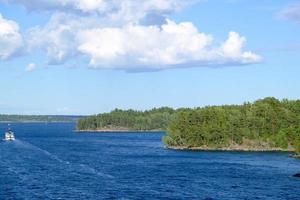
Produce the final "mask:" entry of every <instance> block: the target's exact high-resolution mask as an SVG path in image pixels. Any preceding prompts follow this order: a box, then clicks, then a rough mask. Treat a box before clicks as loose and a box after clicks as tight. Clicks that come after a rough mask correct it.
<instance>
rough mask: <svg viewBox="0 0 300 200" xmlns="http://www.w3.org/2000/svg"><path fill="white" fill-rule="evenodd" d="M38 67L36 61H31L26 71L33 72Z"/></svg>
mask: <svg viewBox="0 0 300 200" xmlns="http://www.w3.org/2000/svg"><path fill="white" fill-rule="evenodd" d="M35 69H36V64H35V63H29V64H28V65H27V66H26V68H25V71H26V72H32V71H34V70H35Z"/></svg>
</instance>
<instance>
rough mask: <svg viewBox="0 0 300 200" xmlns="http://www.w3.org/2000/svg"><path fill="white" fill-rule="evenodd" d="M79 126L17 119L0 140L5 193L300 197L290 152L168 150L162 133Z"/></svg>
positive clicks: (299, 165)
mask: <svg viewBox="0 0 300 200" xmlns="http://www.w3.org/2000/svg"><path fill="white" fill-rule="evenodd" d="M6 126H7V125H6V124H0V132H1V133H4V131H5V130H6ZM74 126H75V124H73V123H51V124H44V123H38V124H37V123H35V124H31V123H27V124H12V127H13V129H14V131H15V133H16V137H17V140H16V141H14V142H1V143H0V199H270V200H274V199H300V179H297V178H293V177H292V174H294V173H296V172H298V171H300V160H296V159H293V158H290V157H288V153H245V152H191V151H175V150H166V149H164V148H163V146H162V143H161V137H162V136H163V135H164V133H75V132H73V130H74Z"/></svg>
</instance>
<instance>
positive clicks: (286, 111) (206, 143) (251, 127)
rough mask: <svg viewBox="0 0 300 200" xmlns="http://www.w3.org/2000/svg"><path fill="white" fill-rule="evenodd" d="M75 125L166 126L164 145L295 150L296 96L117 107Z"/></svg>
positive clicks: (298, 141)
mask: <svg viewBox="0 0 300 200" xmlns="http://www.w3.org/2000/svg"><path fill="white" fill-rule="evenodd" d="M77 129H78V130H100V131H101V130H103V131H105V130H135V131H145V130H166V131H167V135H166V136H165V137H164V138H163V142H164V143H165V145H166V146H167V147H169V148H190V149H193V148H199V149H201V148H202V149H229V150H230V149H236V150H238V149H248V150H260V149H263V150H294V149H295V150H296V151H298V152H300V100H287V99H284V100H281V101H280V100H277V99H275V98H272V97H268V98H264V99H260V100H257V101H255V102H254V103H244V104H243V105H223V106H207V107H203V108H194V109H190V108H186V109H185V108H182V109H177V110H174V109H172V108H168V107H163V108H155V109H152V110H149V111H134V110H119V109H116V110H114V111H112V112H110V113H104V114H98V115H94V116H91V117H88V118H84V119H80V120H79V121H78V122H77Z"/></svg>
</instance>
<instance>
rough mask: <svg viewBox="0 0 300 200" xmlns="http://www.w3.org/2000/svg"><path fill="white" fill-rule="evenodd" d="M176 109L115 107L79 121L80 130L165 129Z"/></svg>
mask: <svg viewBox="0 0 300 200" xmlns="http://www.w3.org/2000/svg"><path fill="white" fill-rule="evenodd" d="M176 112H177V111H176V110H174V109H172V108H168V107H162V108H154V109H152V110H149V111H135V110H120V109H115V110H113V111H112V112H110V113H104V114H98V115H94V116H90V117H87V118H84V119H80V120H79V121H78V122H77V130H79V131H90V130H91V131H105V132H106V131H165V130H166V129H167V127H168V125H169V124H170V122H171V120H173V119H174V117H175V114H176Z"/></svg>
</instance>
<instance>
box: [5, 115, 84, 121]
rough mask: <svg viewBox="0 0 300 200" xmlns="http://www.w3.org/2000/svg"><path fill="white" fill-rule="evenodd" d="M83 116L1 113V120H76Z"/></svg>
mask: <svg viewBox="0 0 300 200" xmlns="http://www.w3.org/2000/svg"><path fill="white" fill-rule="evenodd" d="M80 118H82V116H65V115H0V122H76V121H77V120H78V119H80Z"/></svg>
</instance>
